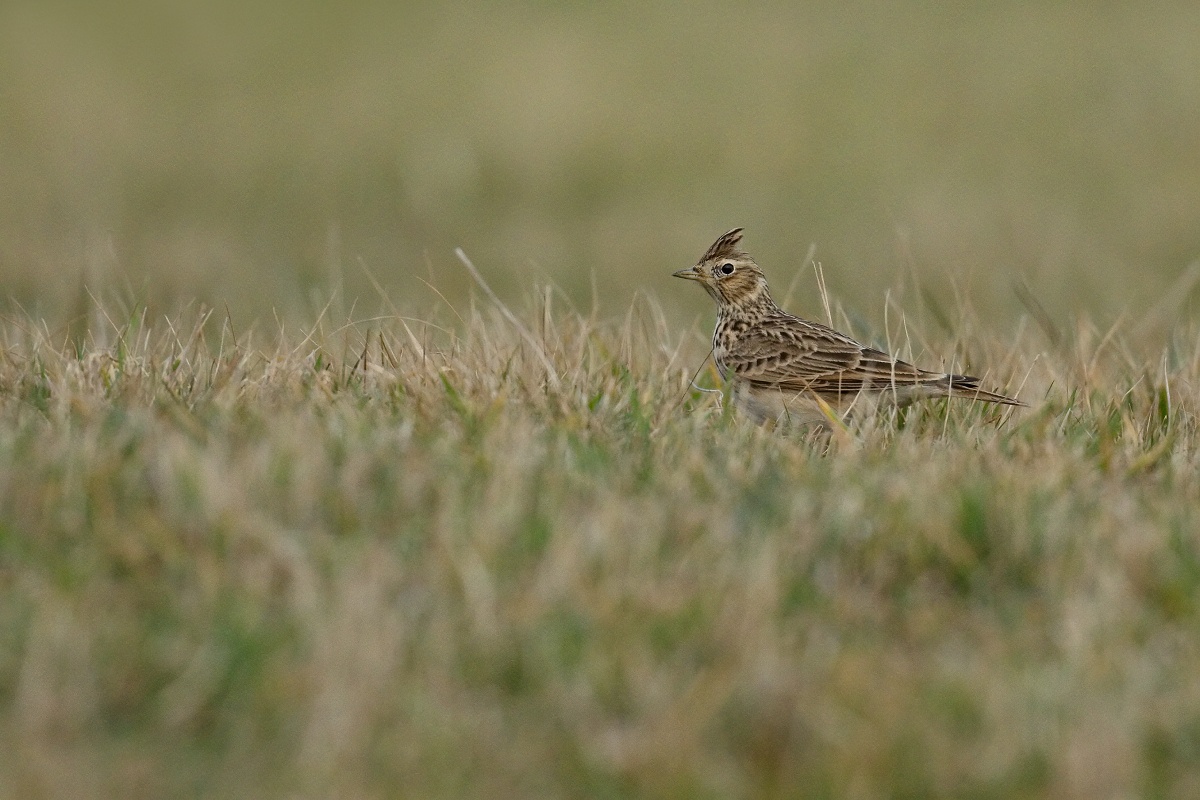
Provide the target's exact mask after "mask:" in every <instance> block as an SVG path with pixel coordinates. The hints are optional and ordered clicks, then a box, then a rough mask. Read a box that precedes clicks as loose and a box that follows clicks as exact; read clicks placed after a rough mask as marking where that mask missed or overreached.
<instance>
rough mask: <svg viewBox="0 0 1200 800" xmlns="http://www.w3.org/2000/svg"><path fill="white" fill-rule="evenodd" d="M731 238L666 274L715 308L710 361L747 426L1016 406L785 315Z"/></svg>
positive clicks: (972, 381)
mask: <svg viewBox="0 0 1200 800" xmlns="http://www.w3.org/2000/svg"><path fill="white" fill-rule="evenodd" d="M741 240H742V229H741V228H734V229H733V230H731V231H730V232H729V233H727V234H725V235H724V236H722V237H721V238H720V239H717V241H716V242H714V243H713V246H712V247H710V248H708V251H707V252H706V253H705V254H704V256H703V257H702V258H701V259H700V262H699V263H698V264H696V266H694V267H689V268H688V269H681V270H679V271H678V272H676V273H674V275H675V277H677V278H686V279H687V280H692V281H698V282H699V283H700V285H701V286H703V287H704V289H705V290H706V291H707V292H708V293H709V295H711V296H712V299H713V300H716V301H717V327H716V330H714V331H713V353H712V354H713V360H714V361H715V362H716V364H717V369H718V370H719V371H720V373H721V377H722V378H724V379H725V380H727V381H732V382H733V386H732V390H733V399H734V404H735V405H736V406H737V407H738V408H739V409H741V410H742V411H744V412H746V413H748V414H749V415H750V416H751V417H753V418H754V419H755V420H757V421H759V422H766V421H768V420H775V421H783V420H789V419H790V420H792V421H796V422H799V423H811V422H821V423H823V424H828V423H829V421H830V420H829V414H830V413H836V414H838V415H839V416H842V417H845V416H846V415H847V414H849V413H850V412H851V411H854V410H856V409H862V408H864V407H865V408H875V407H877V406H879V405H880V404H882V403H890V404H894V405H897V406H903V405H907V404H909V403H911V402H913V401H914V400H921V399H925V398H935V397H963V398H966V399H968V400H980V401H983V402H986V403H999V404H1002V405H1009V406H1020V405H1024V403H1021V402H1020V401H1018V400H1014V399H1013V398H1011V397H1005V396H1004V395H1002V394H997V393H995V392H989V391H987V390H986V389H981V388H980V387H979V379H978V378H972V377H970V376H968V375H950V374H947V373H942V372H928V371H926V370H923V369H919V368H918V367H914V366H913V365H912V364H908V363H906V362H904V361H900V360H899V359H896V358H893V357H891V356H889V355H888V354H887V353H884V352H882V351H880V350H876V349H875V348H873V347H865V346H864V345H861V344H859V343H858V342H856V341H854V340H853V339H851V338H850V337H849V336H846V335H844V334H841V333H838V332H837V331H835V330H833V329H832V328H828V327H826V326H824V325H821V324H819V323H816V322H809V321H808V320H803V319H800V318H799V317H795V316H792V315H791V314H789V313H787V312H786V311H784V310H783V309H781V308H780V307H779V306H777V305H775V301H774V300H772V299H771V292H770V290H769V289H768V288H767V278H766V276H765V275H763V272H762V270H761V269H759V267H758V264H756V263H754V259H753V258H751V257H750V256H749V255H748V254H747V253H746V252H745V251H743V250H742V249H741V247H740V246H739V242H741Z"/></svg>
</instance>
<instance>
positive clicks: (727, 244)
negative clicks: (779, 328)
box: [672, 228, 770, 308]
mask: <svg viewBox="0 0 1200 800" xmlns="http://www.w3.org/2000/svg"><path fill="white" fill-rule="evenodd" d="M741 240H742V229H741V228H734V229H733V230H731V231H730V232H729V233H727V234H725V235H724V236H722V237H721V238H720V239H717V241H715V242H713V245H712V247H710V248H708V250H707V251H706V252H705V253H704V255H703V256H702V257H701V258H700V261H699V262H698V263H697V264H696V266H694V267H688V268H687V269H681V270H679V271H678V272H674V273H672V274H673V275H674V276H675V277H676V278H684V279H686V280H689V281H697V282H699V283H700V285H701V286H703V287H704V288H705V290H706V291H707V292H708V293H709V294H710V295H712V298H713V300H716V301H717V305H718V306H732V307H735V308H737V307H744V306H750V305H757V304H758V303H761V302H762V301H764V300H767V299H769V298H770V293H769V291H768V289H767V277H766V276H765V275H764V274H763V271H762V270H761V269H759V267H758V264H755V263H754V259H753V258H751V257H750V255H749V254H748V253H746V252H745V251H744V250H742V248H741V247H740V246H739V244H738V243H739V242H741Z"/></svg>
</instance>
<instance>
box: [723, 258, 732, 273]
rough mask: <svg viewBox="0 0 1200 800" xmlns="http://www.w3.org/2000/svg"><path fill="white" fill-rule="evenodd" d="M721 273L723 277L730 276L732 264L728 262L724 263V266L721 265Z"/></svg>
mask: <svg viewBox="0 0 1200 800" xmlns="http://www.w3.org/2000/svg"><path fill="white" fill-rule="evenodd" d="M721 272H722V273H724V274H725V275H732V274H733V264H732V263H731V262H729V261H726V262H725V263H724V264H722V265H721Z"/></svg>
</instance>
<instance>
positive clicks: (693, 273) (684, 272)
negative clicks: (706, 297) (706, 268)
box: [671, 267, 700, 281]
mask: <svg viewBox="0 0 1200 800" xmlns="http://www.w3.org/2000/svg"><path fill="white" fill-rule="evenodd" d="M671 275H672V276H673V277H676V278H683V279H684V280H689V281H698V280H700V273H699V272H698V271H697V270H696V268H695V267H688V268H687V269H681V270H677V271H675V272H672V273H671Z"/></svg>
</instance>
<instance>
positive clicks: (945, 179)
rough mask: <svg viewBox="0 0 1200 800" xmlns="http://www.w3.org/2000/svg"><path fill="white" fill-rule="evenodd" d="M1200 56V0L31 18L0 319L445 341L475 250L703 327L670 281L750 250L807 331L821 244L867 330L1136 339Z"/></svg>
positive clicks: (1182, 164) (8, 32)
mask: <svg viewBox="0 0 1200 800" xmlns="http://www.w3.org/2000/svg"><path fill="white" fill-rule="evenodd" d="M1197 43H1200V5H1198V4H1196V3H1194V2H1141V3H1133V2H1129V3H1094V2H1082V1H1079V2H1054V1H1053V0H1050V1H1046V2H1041V1H1040V2H1008V3H986V4H985V3H973V4H950V5H947V4H941V3H903V4H899V3H883V2H857V1H854V0H852V1H851V2H845V0H839V1H838V2H811V3H803V4H797V3H791V2H767V3H760V4H754V5H752V6H742V5H740V4H739V5H734V4H724V3H715V2H704V1H703V0H701V2H691V3H686V4H685V3H661V4H647V3H641V2H598V3H575V2H571V3H550V2H522V3H511V2H505V3H470V4H446V3H432V2H402V3H384V2H378V3H371V2H344V3H328V2H313V1H312V0H308V1H304V0H301V1H300V2H295V1H293V2H286V3H285V2H271V1H270V0H264V1H263V2H245V1H244V0H243V1H242V2H221V1H220V0H218V1H216V2H207V3H192V2H179V1H174V0H157V1H156V2H142V3H137V2H121V3H117V4H85V3H79V2H70V3H64V2H55V1H54V0H39V2H32V0H29V1H26V0H9V2H6V3H3V4H0V303H2V304H3V305H4V307H7V308H9V309H12V308H15V307H16V304H20V306H21V307H22V308H24V309H26V310H29V311H32V312H33V313H35V314H38V315H42V316H45V317H46V318H47V319H51V320H53V319H58V318H60V317H61V316H62V315H64V314H69V313H70V311H71V309H72V308H75V307H76V305H77V304H76V301H77V299H78V297H79V295H80V292H81V285H82V284H83V283H86V284H87V286H88V287H89V291H92V292H93V293H94V294H95V295H96V296H97V297H99V298H102V299H105V300H106V301H109V302H119V303H121V304H125V305H131V306H138V305H141V304H145V305H148V306H149V307H150V308H151V309H159V308H162V309H164V310H169V309H170V308H172V307H178V306H185V305H187V304H189V303H201V302H202V303H207V304H209V305H214V306H217V307H222V306H225V305H227V306H228V307H229V309H230V312H231V313H232V314H233V315H234V316H235V317H237V318H239V319H263V318H266V319H271V317H272V315H276V316H279V315H282V316H285V317H287V316H291V317H297V318H304V317H308V318H310V319H311V318H312V316H313V315H314V314H315V313H316V311H317V310H319V308H320V307H321V305H322V304H323V303H324V302H325V300H327V299H328V298H329V297H330V295H331V294H333V293H338V296H339V297H340V298H341V299H342V301H344V303H345V307H346V308H347V309H357V311H359V312H362V313H364V314H365V313H367V312H368V311H375V310H377V309H378V307H379V306H380V304H381V301H380V298H379V296H378V293H377V292H376V290H375V289H374V288H373V286H372V281H371V277H370V276H371V275H373V276H375V278H376V279H377V280H378V281H379V283H380V284H381V285H382V286H383V287H385V289H386V291H387V293H388V295H389V296H390V298H391V301H392V302H393V303H395V304H396V306H397V307H399V308H401V309H404V310H405V311H406V312H411V313H423V312H425V311H427V310H429V309H430V308H432V306H433V305H436V304H437V303H438V302H440V301H438V300H437V296H436V295H435V294H434V293H433V291H432V290H431V289H430V288H429V286H428V285H427V283H432V284H433V285H434V286H436V287H437V289H438V290H439V291H441V292H442V293H444V294H445V295H446V297H447V298H448V299H449V300H450V301H451V302H458V301H461V300H462V299H463V298H464V297H465V296H466V293H467V292H468V291H470V288H471V287H470V281H469V277H468V276H467V275H466V274H465V272H464V271H463V269H462V268H461V266H460V265H459V264H458V262H457V261H456V260H455V258H454V256H453V248H454V247H456V246H462V247H463V248H465V250H466V251H467V252H468V254H470V255H471V256H472V258H473V259H474V261H475V263H476V264H477V265H478V266H479V267H480V269H481V270H482V271H483V272H484V273H485V274H486V275H488V277H489V279H490V280H491V281H492V282H493V284H494V286H495V287H496V288H497V290H498V291H499V292H500V293H501V294H502V295H503V296H504V297H506V298H515V299H519V298H521V297H523V296H528V295H530V294H531V292H532V289H533V287H534V286H535V285H537V284H543V283H546V282H553V283H554V284H556V285H557V286H559V287H560V288H561V289H562V291H563V292H564V293H565V294H566V296H567V297H568V298H570V299H571V300H572V301H573V302H575V303H577V304H578V305H579V306H581V307H584V308H589V307H590V306H591V304H592V302H593V301H595V302H597V303H598V304H599V305H600V307H601V308H603V309H605V310H608V311H619V310H621V309H622V308H624V307H625V306H626V305H627V304H628V303H629V302H630V299H631V298H632V297H633V296H634V294H635V293H638V292H646V293H649V294H651V295H653V296H655V297H657V298H658V299H659V300H660V301H661V302H663V305H664V306H665V307H666V308H667V309H668V312H669V313H672V314H678V315H679V319H680V320H690V319H696V318H698V317H699V316H700V315H701V314H702V313H704V312H706V311H707V310H708V308H707V306H708V303H709V301H708V299H707V298H706V297H704V296H703V294H702V293H699V292H696V291H695V290H694V289H695V287H688V286H682V285H676V284H677V282H672V281H671V279H670V278H669V277H668V276H669V273H670V271H672V270H674V269H677V268H679V267H681V266H686V265H687V264H690V263H691V262H692V261H693V260H694V259H695V258H696V257H697V256H698V255H699V254H700V253H701V252H702V251H703V250H704V248H705V247H706V246H707V245H708V244H709V242H710V241H711V240H712V239H713V238H715V237H716V236H717V235H718V234H720V233H722V232H723V231H725V230H726V229H728V228H730V227H733V226H735V225H742V226H745V227H746V228H747V230H748V233H747V240H746V241H747V244H748V246H749V247H750V249H751V251H752V252H753V253H754V254H755V255H756V257H757V258H758V259H759V261H760V263H762V264H763V265H764V267H765V268H766V270H767V272H768V275H769V276H771V277H772V278H773V280H774V282H775V283H776V284H777V285H779V286H781V287H786V285H787V284H788V283H789V282H791V281H792V280H793V279H795V280H797V284H796V285H797V290H798V293H797V294H796V295H795V299H794V301H793V302H792V304H791V307H792V308H793V309H794V310H800V311H804V312H809V313H816V312H817V310H818V309H819V304H818V302H817V300H816V298H815V297H813V296H812V292H811V289H812V285H813V284H812V280H811V269H808V268H806V267H805V265H804V264H803V263H802V262H803V258H804V255H805V253H806V252H807V251H808V249H809V247H810V246H812V245H815V246H816V256H817V259H818V260H820V261H821V262H822V264H823V266H824V269H825V272H826V275H827V280H828V284H829V287H830V290H831V291H832V292H833V293H834V294H835V295H836V297H837V298H839V299H840V300H841V301H842V302H843V303H845V304H846V305H848V306H850V307H852V308H856V309H859V310H861V312H862V313H863V314H865V315H866V316H868V317H871V318H877V317H880V316H881V315H882V309H883V305H884V303H883V296H884V292H885V291H891V292H892V293H893V295H892V296H893V297H896V296H897V293H899V295H900V296H901V302H902V304H904V305H905V307H910V306H911V307H915V306H916V305H918V303H917V299H918V297H917V296H916V295H920V296H922V297H924V298H933V299H937V300H939V301H945V302H948V303H954V302H959V303H961V302H962V301H963V299H964V298H966V299H967V301H968V302H969V303H970V304H971V305H972V306H973V308H974V309H975V310H976V311H977V312H978V313H979V314H981V315H983V317H984V318H985V319H986V320H987V322H988V323H989V324H994V325H996V326H997V327H998V328H999V329H1000V330H1005V329H1006V328H1005V326H1009V327H1012V326H1015V325H1016V324H1017V321H1018V319H1019V317H1020V315H1022V314H1025V313H1026V309H1025V307H1024V306H1023V305H1022V302H1021V301H1020V300H1019V299H1018V297H1017V294H1016V292H1014V286H1015V285H1017V284H1018V283H1020V282H1022V281H1023V282H1025V283H1026V284H1027V285H1028V286H1029V288H1030V289H1031V290H1032V291H1033V292H1034V293H1035V294H1036V295H1037V296H1038V297H1039V298H1040V300H1041V303H1042V305H1043V306H1044V307H1045V308H1046V309H1047V312H1048V313H1049V314H1051V315H1052V316H1054V317H1056V318H1064V319H1066V318H1069V317H1071V316H1074V315H1087V316H1090V317H1092V318H1093V319H1098V320H1105V319H1114V318H1116V317H1117V316H1119V315H1120V314H1122V313H1128V314H1131V315H1133V316H1135V317H1136V316H1137V315H1138V314H1139V313H1142V312H1143V311H1144V310H1145V309H1147V308H1149V307H1151V306H1152V305H1153V304H1155V303H1156V302H1157V301H1159V300H1160V299H1161V298H1162V297H1163V296H1164V294H1166V293H1168V292H1169V291H1171V289H1170V287H1171V286H1172V285H1173V284H1174V283H1175V282H1176V281H1177V279H1178V278H1179V276H1180V275H1181V274H1183V273H1184V272H1185V271H1186V269H1187V267H1188V266H1189V264H1191V263H1193V262H1194V261H1195V260H1196V259H1197V258H1198V257H1200V45H1198V44H1197ZM798 270H801V271H802V272H800V273H798ZM918 287H919V290H918ZM908 291H911V292H913V294H909V295H905V294H904V293H905V292H908ZM1181 308H1182V313H1184V314H1190V313H1191V308H1190V306H1189V305H1187V304H1184V305H1183V306H1182V307H1181ZM348 313H353V312H348Z"/></svg>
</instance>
